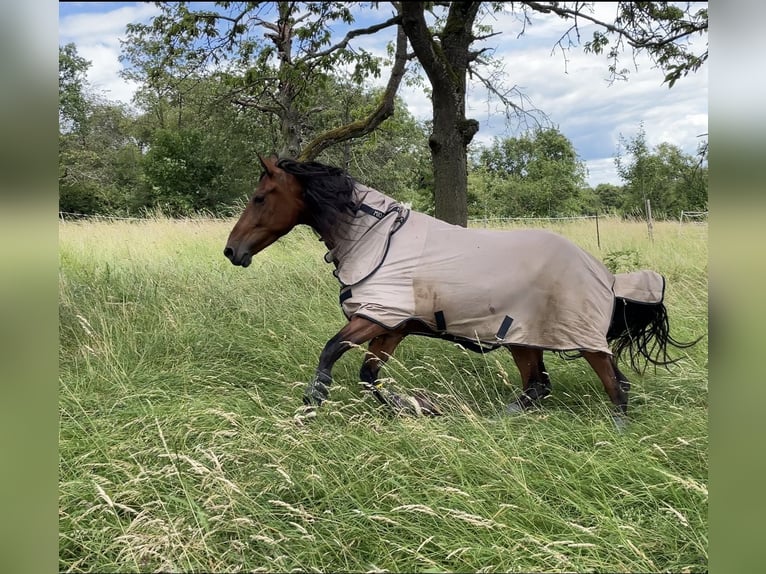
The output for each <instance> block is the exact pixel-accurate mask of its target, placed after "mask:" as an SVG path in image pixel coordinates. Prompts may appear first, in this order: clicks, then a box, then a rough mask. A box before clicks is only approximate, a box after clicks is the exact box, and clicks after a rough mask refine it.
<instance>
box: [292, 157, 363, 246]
mask: <svg viewBox="0 0 766 574" xmlns="http://www.w3.org/2000/svg"><path fill="white" fill-rule="evenodd" d="M277 167H278V168H280V169H282V170H284V171H286V172H287V173H289V174H290V175H292V176H294V177H296V178H297V179H298V181H299V182H300V183H301V185H302V186H303V200H304V201H305V202H306V207H307V212H308V214H309V216H310V218H311V220H312V227H314V229H315V230H316V231H317V232H318V233H319V234H320V235H321V236H324V235H325V234H326V233H328V232H329V231H330V230H332V229H333V227H334V225H335V223H336V222H337V220H338V218H339V217H340V216H341V215H342V214H350V215H353V214H354V213H355V212H356V205H355V204H354V198H353V192H354V186H355V185H356V181H355V180H354V178H352V177H351V176H350V175H349V174H348V173H347V172H346V171H345V170H343V169H341V168H339V167H334V166H330V165H324V164H322V163H319V162H316V161H305V162H301V161H296V160H294V159H288V158H284V159H280V160H279V161H278V162H277Z"/></svg>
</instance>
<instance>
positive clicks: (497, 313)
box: [324, 184, 664, 353]
mask: <svg viewBox="0 0 766 574" xmlns="http://www.w3.org/2000/svg"><path fill="white" fill-rule="evenodd" d="M355 202H356V205H357V211H356V214H355V215H354V216H350V215H349V216H344V218H343V219H342V220H341V221H340V222H339V223H338V225H337V226H336V229H335V231H334V232H333V234H332V236H331V237H326V238H324V239H325V242H326V243H327V244H328V246H330V247H331V249H330V251H329V252H328V254H327V255H326V256H325V259H326V261H327V262H332V263H334V264H335V266H336V269H335V276H336V277H337V278H338V280H339V281H340V283H341V286H342V287H341V293H340V301H341V306H342V309H343V312H344V314H345V315H346V317H347V318H349V319H350V318H351V317H353V316H357V315H358V316H362V317H365V318H367V319H369V320H371V321H374V322H376V323H379V324H381V325H383V326H385V327H387V328H391V329H394V328H396V327H398V326H400V325H402V324H403V323H404V322H406V321H409V320H412V319H415V320H418V321H421V322H422V323H424V324H425V325H427V326H428V327H429V328H430V329H431V330H434V331H436V332H438V333H445V334H449V335H451V336H452V337H454V338H456V339H457V340H464V341H466V342H470V343H473V344H479V345H481V346H482V347H489V348H495V347H497V346H499V345H509V344H510V345H524V346H531V347H538V348H542V349H548V350H555V351H581V350H590V351H605V352H607V353H610V350H609V346H608V344H607V340H606V333H607V331H608V329H609V324H610V322H611V318H612V311H613V307H614V301H615V297H622V298H625V299H628V300H631V301H637V302H642V303H658V302H661V301H662V298H663V292H664V279H663V278H662V276H661V275H659V274H657V273H655V272H654V271H637V272H634V273H627V274H619V275H616V276H615V275H613V274H612V273H611V272H610V271H609V270H608V269H607V268H606V267H605V266H604V264H603V263H601V262H600V261H599V260H598V259H596V258H595V257H593V256H592V255H590V254H589V253H587V252H586V251H584V250H583V249H581V248H580V247H578V246H576V245H575V244H574V243H572V242H571V241H569V240H568V239H566V238H564V237H562V236H560V235H557V234H555V233H552V232H549V231H544V230H534V229H529V230H527V229H524V230H513V231H491V230H484V229H465V228H463V227H459V226H455V225H450V224H447V223H444V222H443V221H440V220H438V219H435V218H433V217H430V216H428V215H425V214H422V213H418V212H415V211H410V210H408V209H406V208H405V207H403V206H402V205H401V204H399V203H397V202H396V201H394V200H393V199H391V198H390V197H387V196H385V195H383V194H382V193H380V192H378V191H376V190H374V189H371V188H368V187H365V186H362V185H360V184H357V186H356V189H355Z"/></svg>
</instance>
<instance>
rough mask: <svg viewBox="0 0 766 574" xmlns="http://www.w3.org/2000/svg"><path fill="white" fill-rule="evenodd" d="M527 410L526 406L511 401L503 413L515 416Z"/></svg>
mask: <svg viewBox="0 0 766 574" xmlns="http://www.w3.org/2000/svg"><path fill="white" fill-rule="evenodd" d="M525 410H526V409H525V408H524V407H522V406H521V405H520V404H519V403H517V402H512V403H510V404H508V405H506V406H505V409H504V410H503V414H504V415H505V416H510V417H513V416H516V415H520V414H521V413H523V412H524V411H525Z"/></svg>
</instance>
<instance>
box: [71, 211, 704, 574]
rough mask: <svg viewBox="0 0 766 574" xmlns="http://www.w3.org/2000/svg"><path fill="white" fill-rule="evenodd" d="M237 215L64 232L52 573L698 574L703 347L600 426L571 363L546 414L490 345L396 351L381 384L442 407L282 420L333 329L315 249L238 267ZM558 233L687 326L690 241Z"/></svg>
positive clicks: (310, 239) (557, 369)
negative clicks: (528, 409) (626, 275)
mask: <svg viewBox="0 0 766 574" xmlns="http://www.w3.org/2000/svg"><path fill="white" fill-rule="evenodd" d="M232 224H233V221H220V220H203V219H200V220H182V221H171V220H164V219H160V218H158V219H153V220H147V221H144V222H62V223H61V225H60V302H59V314H60V439H59V443H60V451H59V452H60V504H59V525H60V548H59V557H60V569H61V570H62V571H68V572H136V571H147V572H148V571H205V572H212V571H215V572H218V571H226V572H236V571H291V570H300V571H391V572H412V571H419V572H436V571H471V572H475V571H550V572H552V571H594V570H597V571H613V572H617V571H624V572H637V571H672V572H680V571H703V570H707V564H708V554H707V548H708V540H707V532H708V524H707V504H708V496H707V486H706V485H707V444H708V435H707V340H706V339H703V341H702V342H701V343H700V344H698V345H697V346H695V347H694V348H692V349H691V350H690V351H689V352H688V353H687V354H685V355H683V358H682V359H681V360H680V361H679V363H678V364H676V365H675V366H674V367H673V368H672V370H671V371H670V372H668V371H665V370H657V371H656V372H654V371H653V370H651V369H650V370H648V371H647V373H646V374H645V375H643V376H640V375H635V374H634V375H633V376H632V377H631V380H632V382H633V391H632V393H631V417H632V423H631V426H630V427H629V430H628V431H627V432H625V433H622V434H617V433H616V432H615V431H614V429H613V428H612V423H611V420H610V417H609V412H610V409H609V404H608V399H607V397H606V395H605V393H604V392H603V389H602V388H601V386H600V383H599V381H598V379H597V378H596V376H595V375H594V374H593V373H592V371H591V370H590V368H589V367H588V366H587V364H586V363H585V362H584V361H582V360H578V361H564V360H562V359H559V358H558V357H556V356H553V355H551V356H550V357H549V358H546V363H547V364H548V367H549V371H550V372H551V375H552V378H553V384H554V394H553V396H552V397H551V398H549V399H548V400H547V403H546V406H545V408H544V409H542V410H540V411H539V412H535V413H528V414H524V415H522V416H519V417H515V418H510V419H509V418H501V417H498V416H497V414H498V413H499V412H500V411H501V409H502V406H503V404H504V403H506V402H509V401H510V400H511V399H512V398H513V397H514V396H515V394H516V393H517V392H518V389H519V381H518V374H517V372H516V370H515V367H514V366H513V361H512V360H511V357H510V355H509V354H508V353H505V352H502V351H496V352H494V353H489V354H487V355H477V354H473V353H468V352H465V351H461V350H460V349H459V348H457V347H455V346H454V345H450V344H448V343H445V342H441V341H435V340H430V339H425V338H409V339H407V340H406V341H405V342H404V343H403V344H402V345H401V346H400V347H399V349H398V350H397V355H396V357H395V358H394V359H392V361H390V363H389V364H388V365H387V367H386V368H385V370H384V374H385V376H386V377H388V378H389V383H388V384H389V385H391V386H392V387H394V388H398V389H399V390H402V391H411V390H412V389H415V388H425V389H428V390H429V391H430V392H431V393H433V394H435V395H436V396H437V397H439V404H440V406H441V407H443V408H444V409H445V410H446V411H447V412H448V414H447V416H445V417H442V418H439V419H412V418H400V419H396V418H392V417H389V416H387V415H386V414H385V413H383V412H381V410H380V409H378V407H377V406H376V403H375V401H374V399H373V398H372V397H369V396H366V395H362V394H360V393H359V389H358V384H357V374H358V368H359V364H360V361H361V358H362V353H363V351H362V350H361V349H354V350H352V351H350V352H348V353H347V354H346V355H345V356H344V357H343V358H342V359H341V360H340V361H339V363H338V364H337V365H336V369H335V372H334V374H335V384H334V386H333V391H332V394H331V401H330V402H328V403H327V404H326V405H325V406H323V408H322V409H321V410H320V413H319V416H318V417H317V419H316V420H314V421H312V422H311V423H310V424H299V423H297V422H296V420H295V418H294V415H295V413H296V409H297V408H298V406H299V405H300V401H301V396H302V390H303V387H304V385H305V384H306V382H307V381H308V380H309V378H310V377H311V376H312V374H313V369H314V367H315V365H316V361H317V359H318V355H319V352H320V350H321V348H322V346H323V345H324V343H325V341H326V340H327V339H328V338H329V337H331V336H332V335H333V334H335V332H336V331H337V330H338V329H339V328H340V327H341V326H342V324H343V323H344V319H343V316H342V313H341V311H340V308H339V307H338V304H337V294H338V285H337V282H336V281H335V279H334V278H333V277H332V275H331V273H330V270H331V266H329V265H326V264H324V263H323V262H322V260H321V256H322V255H323V253H324V249H323V246H322V245H321V244H320V243H319V242H318V241H317V240H316V238H315V237H314V236H313V235H312V234H311V233H310V232H308V231H307V230H304V229H297V230H295V231H294V232H293V233H291V234H290V235H288V236H287V237H285V238H283V239H282V240H280V241H279V242H277V243H276V244H274V245H273V246H271V247H270V248H269V249H268V250H267V251H266V252H264V253H263V254H261V255H259V256H258V257H257V258H256V259H255V260H254V262H253V265H252V266H251V267H249V268H248V269H246V270H243V269H241V268H235V267H234V266H232V265H231V264H230V263H229V262H228V261H227V260H225V259H224V257H223V256H222V254H221V251H222V248H223V243H224V242H225V238H226V236H227V234H228V232H229V229H230V228H231V226H232ZM554 229H556V230H557V231H560V232H561V233H563V234H565V235H567V236H569V237H570V238H572V239H573V240H575V241H576V242H577V243H579V244H581V245H582V246H583V247H585V248H586V249H588V250H590V251H591V252H593V253H594V254H598V255H600V256H601V257H602V259H605V260H608V261H609V262H610V265H612V266H613V267H615V268H617V269H618V270H627V269H622V268H621V267H626V268H627V267H630V266H633V265H636V264H638V265H640V266H641V267H647V268H652V269H655V270H657V271H660V272H661V273H663V274H664V275H665V276H666V278H667V282H668V286H667V292H666V300H667V305H668V308H669V311H670V316H671V326H672V328H673V333H674V334H675V335H676V336H677V338H680V339H687V340H688V339H690V338H693V337H696V336H698V335H699V334H702V333H705V332H706V330H707V279H706V277H707V227H706V225H698V224H685V225H683V226H681V225H679V224H678V223H670V222H669V223H657V224H656V225H655V229H654V237H655V239H654V242H653V243H651V242H649V240H648V238H647V233H646V228H645V226H643V225H641V224H639V223H623V222H619V221H616V220H607V221H600V235H601V249H600V250H599V248H598V246H597V243H596V235H595V227H594V224H593V222H592V221H587V222H576V223H563V224H560V225H558V226H555V227H554Z"/></svg>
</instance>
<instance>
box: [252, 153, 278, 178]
mask: <svg viewBox="0 0 766 574" xmlns="http://www.w3.org/2000/svg"><path fill="white" fill-rule="evenodd" d="M255 155H257V156H258V161H260V162H261V167H263V171H265V172H266V173H267V174H268V175H269V176H272V175H274V174H273V172H272V170H271V168H270V167H269V166H268V165H266V162H265V161H263V158H262V157H261V154H259V153H257V154H255Z"/></svg>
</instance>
